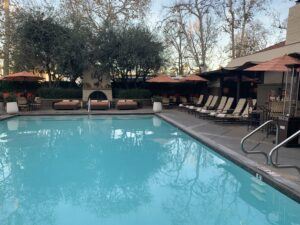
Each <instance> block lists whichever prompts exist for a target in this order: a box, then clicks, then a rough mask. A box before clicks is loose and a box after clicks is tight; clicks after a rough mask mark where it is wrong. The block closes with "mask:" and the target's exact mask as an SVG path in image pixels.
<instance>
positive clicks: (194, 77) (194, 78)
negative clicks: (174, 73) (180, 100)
mask: <svg viewBox="0 0 300 225" xmlns="http://www.w3.org/2000/svg"><path fill="white" fill-rule="evenodd" d="M181 81H182V82H207V81H208V80H206V79H205V78H203V77H200V76H198V75H194V74H193V75H189V76H187V77H184V78H183V79H182V80H181Z"/></svg>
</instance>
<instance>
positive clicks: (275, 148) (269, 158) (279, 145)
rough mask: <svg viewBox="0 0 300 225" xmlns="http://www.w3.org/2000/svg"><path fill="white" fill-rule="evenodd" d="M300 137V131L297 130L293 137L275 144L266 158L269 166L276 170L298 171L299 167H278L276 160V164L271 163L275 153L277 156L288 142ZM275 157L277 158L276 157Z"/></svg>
mask: <svg viewBox="0 0 300 225" xmlns="http://www.w3.org/2000/svg"><path fill="white" fill-rule="evenodd" d="M298 136H300V130H298V131H297V132H296V133H294V134H293V135H291V136H290V137H288V138H287V139H285V140H284V141H283V142H281V143H280V144H277V145H276V146H275V147H274V148H272V150H271V151H270V153H269V156H268V163H270V164H271V165H273V166H275V167H277V168H295V169H297V170H299V171H300V167H298V166H295V165H288V164H286V165H284V164H282V165H280V164H279V163H278V162H277V159H276V162H274V161H273V154H274V153H275V152H276V154H277V155H278V150H279V149H280V148H281V147H282V146H283V145H285V144H286V143H288V142H289V141H291V140H293V139H295V138H296V137H298ZM276 157H277V156H276Z"/></svg>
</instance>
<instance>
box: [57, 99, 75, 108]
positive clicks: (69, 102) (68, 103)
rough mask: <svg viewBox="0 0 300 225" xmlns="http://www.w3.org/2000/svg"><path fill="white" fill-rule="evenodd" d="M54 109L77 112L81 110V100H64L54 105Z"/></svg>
mask: <svg viewBox="0 0 300 225" xmlns="http://www.w3.org/2000/svg"><path fill="white" fill-rule="evenodd" d="M53 108H54V109H56V110H75V109H79V108H80V101H79V100H66V99H64V100H62V101H60V102H56V103H54V104H53Z"/></svg>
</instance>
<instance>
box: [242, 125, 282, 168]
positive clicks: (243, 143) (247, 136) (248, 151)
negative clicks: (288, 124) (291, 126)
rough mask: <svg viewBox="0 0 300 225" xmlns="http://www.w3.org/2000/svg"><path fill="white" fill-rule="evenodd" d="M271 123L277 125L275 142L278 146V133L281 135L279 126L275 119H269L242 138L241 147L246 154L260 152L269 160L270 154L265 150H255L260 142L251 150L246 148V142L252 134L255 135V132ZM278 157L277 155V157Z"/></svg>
mask: <svg viewBox="0 0 300 225" xmlns="http://www.w3.org/2000/svg"><path fill="white" fill-rule="evenodd" d="M270 124H274V125H275V127H276V140H275V144H276V146H277V145H278V135H279V126H278V124H277V123H275V122H274V121H273V120H268V121H266V122H265V123H263V124H262V125H260V126H259V127H258V128H256V129H255V130H253V131H252V132H250V133H249V134H247V135H246V136H245V137H243V138H242V140H241V149H242V151H243V152H244V153H246V154H260V155H263V156H264V157H265V158H266V161H267V162H268V161H269V160H268V154H267V153H265V152H263V151H253V150H254V149H255V148H257V147H258V146H259V145H260V143H257V144H256V145H255V146H254V147H253V148H252V149H251V150H246V148H245V146H244V145H245V142H246V140H247V139H248V138H250V137H251V136H253V135H254V134H256V133H257V132H258V131H260V130H262V129H263V128H265V127H266V126H268V125H270ZM276 158H277V157H276Z"/></svg>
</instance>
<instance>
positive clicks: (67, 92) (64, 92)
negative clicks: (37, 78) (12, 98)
mask: <svg viewBox="0 0 300 225" xmlns="http://www.w3.org/2000/svg"><path fill="white" fill-rule="evenodd" d="M37 93H38V96H40V97H42V98H46V99H63V98H66V99H79V98H82V90H81V89H74V88H69V89H65V88H39V89H38V90H37Z"/></svg>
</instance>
